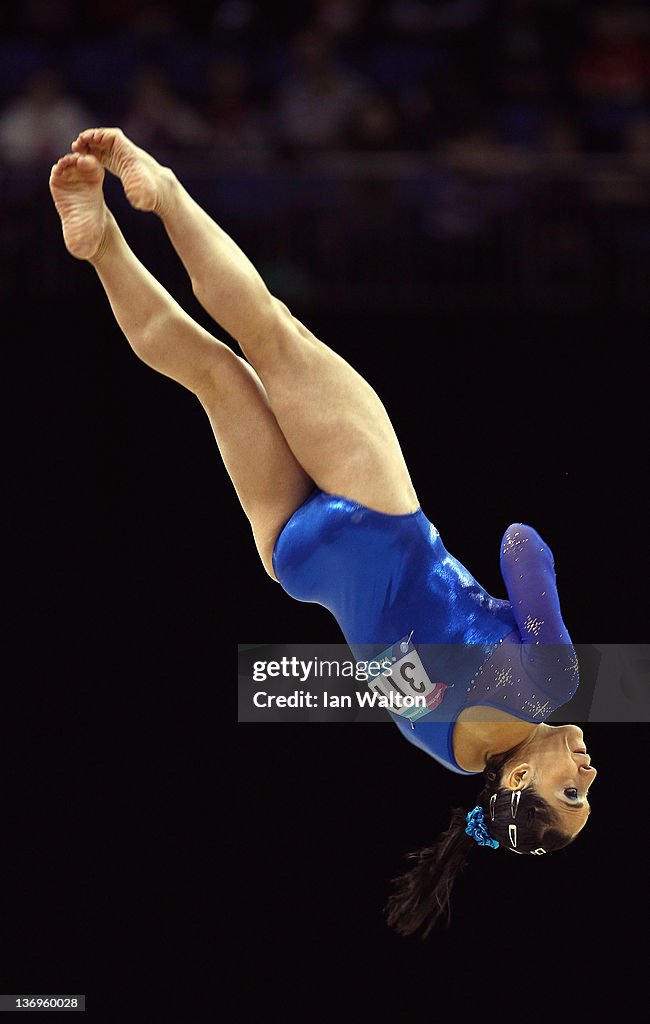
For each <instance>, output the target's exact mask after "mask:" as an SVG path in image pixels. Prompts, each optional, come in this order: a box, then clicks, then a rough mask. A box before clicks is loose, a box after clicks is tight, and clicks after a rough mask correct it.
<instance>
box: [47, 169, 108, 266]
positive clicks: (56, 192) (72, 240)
mask: <svg viewBox="0 0 650 1024" xmlns="http://www.w3.org/2000/svg"><path fill="white" fill-rule="evenodd" d="M103 180H104V168H103V167H102V166H101V164H100V163H99V161H98V160H96V159H95V157H94V156H81V155H79V153H68V154H67V155H66V156H62V157H61V159H60V160H59V161H58V162H57V163H55V164H54V166H53V168H52V172H51V174H50V192H51V193H52V198H53V199H54V205H55V206H56V209H57V213H58V214H59V217H60V218H61V224H62V226H63V240H64V242H65V244H66V248H67V250H68V252H69V253H71V255H72V256H76V258H77V259H78V260H91V259H93V258H94V257H96V256H97V254H98V252H99V250H100V248H101V244H102V239H103V237H104V231H105V228H106V205H105V203H104V194H103V191H102V182H103Z"/></svg>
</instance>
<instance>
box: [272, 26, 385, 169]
mask: <svg viewBox="0 0 650 1024" xmlns="http://www.w3.org/2000/svg"><path fill="white" fill-rule="evenodd" d="M291 64H292V67H291V70H290V72H289V74H288V76H287V77H286V78H285V80H284V82H283V83H282V84H281V86H280V88H279V90H278V92H277V95H276V98H275V115H276V130H277V134H278V137H279V139H280V142H281V144H282V146H283V147H284V148H285V149H288V150H289V151H292V150H301V149H312V150H313V149H326V148H337V147H340V146H342V145H343V144H344V140H345V136H346V132H347V131H348V128H349V126H350V124H351V122H352V120H353V118H354V117H355V115H357V113H358V112H359V110H360V109H361V107H362V105H363V103H364V102H365V100H366V97H367V95H368V92H369V87H368V85H367V83H366V81H365V80H364V79H363V77H362V76H360V75H359V74H357V73H355V72H354V71H352V70H351V69H349V68H347V67H345V65H344V64H343V63H342V62H341V60H340V58H339V57H338V55H336V54H335V53H334V50H333V46H332V43H331V39H330V36H329V35H328V34H327V33H326V32H325V31H323V30H322V29H319V28H317V27H310V28H307V29H304V30H302V31H301V32H299V33H298V34H297V35H296V36H294V38H293V40H292V44H291Z"/></svg>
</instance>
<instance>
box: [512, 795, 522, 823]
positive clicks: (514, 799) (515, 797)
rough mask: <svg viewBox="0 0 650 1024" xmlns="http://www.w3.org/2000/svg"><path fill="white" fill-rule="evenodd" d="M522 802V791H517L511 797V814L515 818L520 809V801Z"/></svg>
mask: <svg viewBox="0 0 650 1024" xmlns="http://www.w3.org/2000/svg"><path fill="white" fill-rule="evenodd" d="M520 800H521V790H520V789H518V790H516V791H515V792H514V793H513V794H512V796H511V797H510V812H511V814H512V816H513V818H516V817H517V811H518V809H519V801H520Z"/></svg>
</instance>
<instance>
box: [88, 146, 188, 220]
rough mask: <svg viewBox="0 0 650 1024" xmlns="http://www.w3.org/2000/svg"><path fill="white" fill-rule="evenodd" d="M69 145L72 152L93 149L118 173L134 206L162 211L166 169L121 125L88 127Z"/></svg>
mask: <svg viewBox="0 0 650 1024" xmlns="http://www.w3.org/2000/svg"><path fill="white" fill-rule="evenodd" d="M72 149H73V150H74V152H75V153H92V155H93V156H95V157H97V159H98V160H99V162H100V163H101V164H103V165H104V167H106V168H107V170H109V171H110V172H111V174H115V175H117V177H118V178H119V179H120V180H121V182H122V185H123V186H124V192H125V194H126V198H127V199H128V200H129V202H130V203H131V206H135V208H136V210H153V211H154V212H155V213H158V214H160V213H161V211H162V207H163V204H164V199H165V192H166V185H167V180H168V177H169V172H168V171H167V169H166V168H164V167H161V165H160V164H159V163H158V161H157V160H154V158H153V157H152V156H150V155H149V153H146V152H145V150H144V149H140V147H139V146H136V145H135V143H133V142H131V140H130V139H127V137H126V135H125V134H124V132H123V131H122V130H121V128H87V129H86V131H83V132H81V133H80V134H79V136H78V137H77V139H75V141H74V142H73V143H72Z"/></svg>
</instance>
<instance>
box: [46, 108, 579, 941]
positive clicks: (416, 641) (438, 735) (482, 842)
mask: <svg viewBox="0 0 650 1024" xmlns="http://www.w3.org/2000/svg"><path fill="white" fill-rule="evenodd" d="M105 170H108V171H109V172H110V173H112V174H114V175H117V176H118V177H119V178H120V180H121V182H122V186H123V188H124V191H125V194H126V197H127V199H128V200H129V202H130V203H131V205H132V206H134V207H135V208H136V209H138V210H142V211H151V212H152V213H154V214H156V215H157V216H158V217H159V218H160V219H161V220H162V223H163V225H164V227H165V229H166V231H167V234H168V236H169V239H170V241H171V244H172V245H173V247H174V249H175V250H176V252H177V254H178V256H179V257H180V259H181V261H182V263H183V265H184V267H185V269H186V271H187V273H188V274H189V277H190V280H191V284H192V289H193V292H194V294H195V295H196V297H197V299H198V300H199V302H200V303H201V305H202V306H203V307H204V308H205V310H206V311H207V312H208V313H209V314H210V316H211V317H212V318H213V319H214V320H215V321H217V322H218V323H219V324H220V325H221V326H222V327H223V328H224V329H225V330H226V331H227V332H228V333H229V334H230V335H231V337H232V338H234V339H235V340H236V341H237V343H238V344H239V346H240V347H241V351H242V352H243V355H244V358H241V357H240V356H238V355H236V354H235V353H234V352H233V350H232V349H231V348H230V347H229V346H228V345H226V344H224V343H222V342H220V341H218V340H216V339H215V338H214V337H212V335H210V334H209V333H208V332H207V331H205V330H204V329H203V328H202V327H201V326H199V325H198V324H197V323H195V322H194V321H193V320H192V319H191V318H190V316H189V315H188V314H187V313H185V312H184V310H183V309H181V307H180V306H179V305H178V304H177V303H176V302H175V300H174V299H173V298H172V297H171V296H170V295H169V294H168V293H167V292H166V291H165V290H164V289H163V287H162V286H161V285H160V284H159V283H158V282H157V281H156V280H155V279H154V278H153V277H152V275H151V274H150V273H149V272H148V271H147V270H146V269H145V267H144V266H143V265H142V264H141V263H140V262H139V261H138V259H137V258H136V256H135V255H134V254H133V252H132V251H131V250H130V248H129V247H128V245H127V243H126V241H125V240H124V237H123V235H122V233H121V232H120V229H119V227H118V225H117V223H116V221H115V218H114V217H113V215H112V214H111V212H110V211H109V210H108V208H107V207H106V204H105V202H104V195H103V178H104V173H105ZM50 190H51V193H52V197H53V199H54V203H55V206H56V209H57V211H58V214H59V216H60V218H61V222H62V228H63V238H64V242H65V245H66V247H67V249H68V251H69V252H70V253H71V254H72V256H74V257H76V258H78V259H82V260H87V261H88V262H89V263H91V264H92V266H93V267H94V269H95V271H96V272H97V275H98V277H99V279H100V281H101V284H102V285H103V287H104V289H105V291H106V294H107V296H108V300H109V302H110V305H111V307H112V310H113V313H114V314H115V317H116V319H117V322H118V324H119V326H120V327H121V329H122V331H123V332H124V334H125V336H126V338H127V340H128V342H129V344H130V345H131V347H132V349H133V350H134V352H135V353H136V355H137V356H138V357H139V358H140V359H142V360H143V361H144V362H145V363H146V364H147V365H148V366H150V367H152V368H153V369H155V370H157V371H158V372H159V373H162V374H164V375H165V376H167V377H170V378H172V379H173V380H175V381H178V382H179V383H180V384H182V385H183V386H184V387H185V388H187V389H188V390H189V391H191V392H193V394H194V395H196V397H197V398H198V400H199V402H200V403H201V405H202V406H203V408H204V409H205V412H206V413H207V415H208V417H209V420H210V424H211V426H212V430H213V432H214V435H215V438H216V442H217V445H218V447H219V451H220V453H221V456H222V458H223V461H224V463H225V466H226V469H227V471H228V473H229V475H230V478H231V480H232V483H233V485H234V488H235V491H236V493H237V496H238V498H239V501H240V502H241V505H242V508H243V510H244V512H245V514H246V516H247V517H248V520H249V522H250V525H251V528H252V532H253V538H254V541H255V544H256V546H257V550H258V553H259V555H260V558H261V561H262V564H263V565H264V568H265V570H266V572H267V573H268V574H269V576H270V577H271V578H272V579H273V580H275V581H277V582H279V583H280V585H281V586H282V587H283V588H284V589H285V590H286V591H287V592H288V593H289V594H290V595H291V596H292V597H294V598H296V599H297V600H299V601H310V602H317V603H319V604H322V605H324V606H325V607H326V608H328V609H329V610H330V611H331V612H332V614H333V615H334V616H335V618H336V620H337V622H338V624H339V626H340V628H341V630H342V632H343V635H344V636H345V639H346V641H347V642H348V644H349V646H350V648H351V650H352V651H353V653H354V654H355V657H357V658H359V657H360V656H362V655H363V656H364V657H367V656H368V653H369V652H371V653H373V654H377V653H380V652H381V653H383V654H388V655H389V656H390V657H389V661H390V662H395V663H397V664H399V660H400V658H402V656H404V652H406V655H407V656H408V657H410V658H411V662H410V664H411V665H412V664H415V663H416V662H417V664H418V666H419V671H420V673H421V677H422V679H423V680H424V681H420V682H419V683H418V686H417V687H416V688H419V689H420V690H424V691H425V692H426V693H427V709H428V710H427V712H426V713H424V714H423V715H422V716H421V717H420V718H417V719H414V720H410V719H409V718H408V717H405V716H403V715H400V714H395V715H393V718H394V720H395V722H396V724H397V725H398V727H399V728H400V730H401V731H402V733H403V734H404V736H405V737H406V738H407V739H408V740H410V741H411V742H412V743H413V744H415V745H416V746H417V747H419V748H420V749H421V750H424V751H425V752H426V753H427V754H428V755H430V756H431V757H433V758H434V759H435V760H437V761H438V762H439V763H440V764H442V765H443V766H444V767H445V768H447V769H448V770H450V771H453V772H456V773H458V774H461V775H474V774H478V773H483V779H482V783H483V787H482V789H481V791H480V793H479V795H478V797H477V801H476V805H475V806H474V808H473V809H471V810H470V811H466V810H460V809H455V810H454V811H453V813H452V818H451V822H450V825H449V827H448V829H447V830H446V831H445V832H444V833H443V834H442V836H441V837H440V838H439V840H438V841H437V842H436V843H435V844H434V845H432V846H431V847H429V848H427V849H424V850H421V851H419V852H417V853H413V854H410V865H409V869H408V870H407V871H406V872H405V874H403V875H402V876H400V877H399V878H397V879H395V887H394V890H393V893H392V895H391V896H390V898H389V901H388V904H387V908H386V909H387V915H388V923H389V925H391V926H392V927H394V928H395V929H396V930H397V931H398V932H399V933H400V934H403V935H410V934H412V933H414V932H416V931H417V930H420V929H421V930H422V932H423V934H424V935H426V934H428V932H429V931H430V929H431V928H432V926H433V925H434V923H435V922H436V920H437V919H438V918H439V917H440V916H441V915H442V914H443V913H446V915H447V917H449V903H450V893H451V889H452V885H453V882H454V878H455V876H456V875H457V874H458V871H459V870H460V869H461V868H462V867H463V866H464V864H465V862H466V860H467V857H468V855H469V853H470V851H471V850H472V849H475V848H476V847H477V846H482V847H486V848H488V849H496V848H497V847H499V846H500V847H501V848H502V849H505V850H508V851H510V852H513V853H517V854H533V855H537V856H540V855H542V854H545V853H550V852H553V851H556V850H560V849H561V848H563V847H565V846H567V845H568V844H569V843H571V842H572V841H573V840H574V839H575V838H576V836H577V835H578V833H579V832H580V831H581V830H582V828H583V827H584V826H585V824H586V822H587V818H588V815H589V813H590V808H589V804H588V801H587V792H588V790H589V787H590V786H591V784H592V782H593V781H594V778H595V776H596V770H595V769H594V768H593V767H592V765H591V761H590V757H589V755H588V754H587V751H586V748H585V743H584V738H583V734H582V731H581V729H580V728H579V727H578V726H575V725H558V726H550V725H548V724H547V723H546V721H545V719H546V718H548V716H549V715H550V714H551V713H552V712H553V711H556V710H557V709H558V708H559V707H561V706H562V705H563V704H565V703H566V702H567V701H568V700H570V698H571V697H572V696H573V694H574V693H575V690H576V688H577V685H578V666H577V660H576V656H575V652H574V650H573V647H572V645H571V641H570V638H569V635H568V633H567V631H566V628H565V626H564V623H563V621H562V617H561V614H560V607H559V601H558V595H557V588H556V581H555V571H554V564H553V558H552V555H551V552H550V550H549V548H548V547H547V545H546V544H545V543H544V541H543V540H542V539H541V537H540V536H539V534H538V533H537V532H536V531H535V530H534V529H533V528H532V527H530V526H527V525H524V524H522V523H515V524H513V525H512V526H510V527H509V528H508V530H507V531H506V533H505V536H504V538H503V541H502V543H501V552H500V559H501V561H500V564H501V571H502V575H503V578H504V581H505V585H506V590H507V593H508V600H499V599H496V598H493V597H490V595H488V594H487V593H486V591H485V590H483V588H482V587H481V586H480V585H479V584H478V583H477V582H476V580H474V578H473V577H472V576H471V574H470V573H469V572H468V571H467V569H465V568H464V567H463V566H462V565H461V564H460V562H458V561H457V560H456V559H455V558H454V557H453V556H452V555H450V554H449V553H448V552H447V551H446V550H445V548H444V547H443V544H442V540H441V538H440V535H439V533H438V531H437V530H436V528H435V527H434V526H433V525H432V524H431V523H430V522H429V520H428V519H427V518H426V516H425V515H424V512H423V511H422V509H421V508H420V505H419V502H418V498H417V496H416V493H415V490H414V488H413V484H412V482H411V478H410V476H409V472H408V469H407V467H406V464H405V461H404V457H403V455H402V452H401V449H400V446H399V443H398V440H397V437H396V436H395V433H394V430H393V428H392V425H391V422H390V420H389V418H388V415H387V413H386V410H385V408H384V406H383V404H382V403H381V401H380V399H379V398H378V396H377V395H376V394H375V392H374V391H373V389H372V388H371V387H370V385H369V384H368V383H367V382H366V381H365V380H364V379H363V378H362V377H361V376H360V375H359V374H358V373H357V372H356V371H355V370H354V369H353V368H352V367H351V366H350V365H349V364H348V363H347V362H346V361H345V360H344V359H342V358H341V356H339V355H338V354H337V353H335V352H334V351H333V350H332V349H330V348H328V347H327V346H326V345H324V344H323V342H321V341H319V339H318V338H316V337H315V336H314V335H313V334H312V333H311V332H310V331H309V330H308V329H307V328H306V327H304V326H303V324H302V323H300V321H299V320H297V319H296V317H295V316H294V315H293V314H292V313H291V312H290V311H289V309H288V308H287V307H286V305H284V304H283V303H282V302H281V301H280V300H279V299H277V298H276V297H274V296H273V295H272V294H271V293H270V292H269V291H268V289H267V287H266V286H265V284H264V282H263V281H262V279H261V277H260V276H259V274H258V273H257V271H256V270H255V268H254V267H253V265H252V264H251V263H250V262H249V260H248V259H247V257H246V256H245V255H244V254H243V252H242V251H241V250H240V249H239V248H238V246H237V245H236V244H235V242H234V241H233V240H232V239H231V238H230V237H229V236H228V235H227V234H226V232H225V231H223V230H222V229H221V228H220V227H219V226H218V225H217V224H216V223H215V222H214V221H213V220H212V219H211V218H210V217H209V216H208V215H207V214H206V213H205V212H204V211H203V210H202V209H201V208H200V207H199V206H198V205H197V204H196V203H195V202H194V200H193V199H192V198H191V197H190V196H189V195H188V193H187V191H186V190H185V189H184V187H183V186H182V184H181V183H180V182H179V180H178V179H177V178H176V176H175V175H174V173H173V172H172V171H171V170H170V169H169V168H167V167H163V166H161V165H160V164H159V163H158V162H157V161H156V160H155V159H154V158H153V157H152V156H150V155H149V154H148V153H146V152H145V151H143V150H142V149H140V148H139V147H137V146H136V145H134V143H132V142H131V141H130V140H129V139H127V138H126V136H125V135H124V134H123V133H122V131H121V130H120V129H118V128H92V129H88V130H86V131H83V132H81V134H80V135H79V136H78V138H77V139H76V140H75V142H73V144H72V147H71V152H70V153H68V154H66V155H65V156H63V157H62V158H61V159H60V160H59V161H58V162H57V163H56V164H55V165H54V166H53V168H52V172H51V176H50ZM450 650H455V651H461V652H462V655H463V656H462V657H459V658H457V659H456V660H454V659H452V658H451V657H450V656H449V654H448V652H449V651H450ZM391 655H392V656H391ZM436 659H437V660H436ZM441 679H443V680H444V683H442V682H441ZM483 855H484V856H487V855H488V854H487V853H486V854H483ZM489 855H490V856H491V855H492V854H489Z"/></svg>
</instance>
